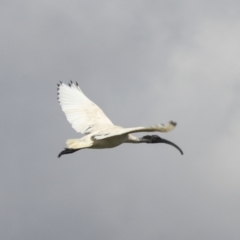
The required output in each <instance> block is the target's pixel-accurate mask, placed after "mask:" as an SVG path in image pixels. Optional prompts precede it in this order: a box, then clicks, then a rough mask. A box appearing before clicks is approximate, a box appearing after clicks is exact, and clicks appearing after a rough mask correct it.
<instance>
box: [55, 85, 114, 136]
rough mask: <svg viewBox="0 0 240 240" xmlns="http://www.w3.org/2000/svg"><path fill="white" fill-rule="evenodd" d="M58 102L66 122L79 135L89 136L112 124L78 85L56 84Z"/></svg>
mask: <svg viewBox="0 0 240 240" xmlns="http://www.w3.org/2000/svg"><path fill="white" fill-rule="evenodd" d="M58 100H59V103H60V105H61V108H62V110H63V112H64V113H65V115H66V117H67V120H68V121H69V122H70V124H71V125H72V127H73V128H74V129H75V130H76V131H77V132H80V133H83V134H89V133H92V132H94V131H96V130H97V129H99V128H102V127H104V126H109V125H110V126H111V125H113V123H112V122H111V121H110V120H109V119H108V117H107V116H106V115H105V114H104V112H103V111H102V110H101V109H100V108H99V107H98V106H97V105H96V104H95V103H93V102H92V101H91V100H89V99H88V98H87V97H86V96H85V95H84V94H83V92H82V91H81V89H80V87H79V86H78V84H77V83H76V84H74V83H73V82H71V83H70V84H69V86H68V85H66V84H64V83H62V82H60V84H58Z"/></svg>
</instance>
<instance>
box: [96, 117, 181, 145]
mask: <svg viewBox="0 0 240 240" xmlns="http://www.w3.org/2000/svg"><path fill="white" fill-rule="evenodd" d="M176 125H177V123H176V122H173V121H170V122H169V123H167V124H157V125H153V126H149V127H133V128H122V127H118V126H112V127H109V128H107V129H101V130H100V131H99V132H97V133H96V134H94V135H93V139H96V140H100V139H105V138H110V137H113V136H119V135H123V134H129V133H136V132H169V131H172V130H173V129H174V128H175V127H176Z"/></svg>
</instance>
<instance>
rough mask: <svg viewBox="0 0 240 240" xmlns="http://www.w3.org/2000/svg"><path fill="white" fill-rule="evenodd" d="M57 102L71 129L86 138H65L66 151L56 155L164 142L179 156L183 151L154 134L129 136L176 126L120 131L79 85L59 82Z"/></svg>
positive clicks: (168, 129) (153, 126) (171, 123)
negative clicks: (122, 145) (132, 144)
mask: <svg viewBox="0 0 240 240" xmlns="http://www.w3.org/2000/svg"><path fill="white" fill-rule="evenodd" d="M58 100H59V103H60V105H61V107H62V110H63V112H64V113H65V115H66V117H67V120H68V121H69V122H70V124H71V125H72V127H73V128H74V129H75V130H76V131H77V132H80V133H82V134H84V135H85V136H84V137H82V138H77V139H68V140H67V142H66V145H67V148H65V149H64V150H63V151H62V152H60V153H59V155H58V157H61V155H63V154H69V153H73V152H76V151H78V150H81V149H84V148H94V149H101V148H113V147H117V146H118V145H120V144H122V143H166V144H169V145H172V146H173V147H175V148H177V149H178V150H179V151H180V153H181V154H183V151H182V150H181V149H180V148H179V147H178V146H177V145H176V144H174V143H172V142H170V141H168V140H166V139H163V138H161V137H159V136H157V135H147V136H143V137H140V138H138V137H136V136H134V135H132V134H131V133H136V132H169V131H171V130H173V129H174V128H175V126H176V123H175V122H173V121H170V122H169V123H168V124H157V125H152V126H149V127H133V128H123V127H120V126H116V125H114V124H113V123H112V122H111V121H110V120H109V118H108V117H107V116H106V115H105V114H104V112H103V111H102V110H101V109H100V108H99V107H98V106H97V105H96V104H95V103H93V102H92V101H91V100H89V99H88V98H87V97H86V96H85V95H84V93H83V92H82V91H81V89H80V87H79V86H78V83H77V82H76V84H74V83H73V82H72V81H71V82H70V83H69V85H66V84H64V83H62V82H60V84H58Z"/></svg>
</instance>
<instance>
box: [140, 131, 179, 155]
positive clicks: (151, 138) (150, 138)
mask: <svg viewBox="0 0 240 240" xmlns="http://www.w3.org/2000/svg"><path fill="white" fill-rule="evenodd" d="M141 140H142V141H143V142H146V143H166V144H169V145H171V146H173V147H175V148H177V149H178V150H179V152H180V153H181V154H182V155H183V151H182V149H181V148H180V147H178V146H177V145H176V144H175V143H173V142H170V141H168V140H166V139H163V138H161V137H159V136H158V135H146V136H143V137H142V139H141Z"/></svg>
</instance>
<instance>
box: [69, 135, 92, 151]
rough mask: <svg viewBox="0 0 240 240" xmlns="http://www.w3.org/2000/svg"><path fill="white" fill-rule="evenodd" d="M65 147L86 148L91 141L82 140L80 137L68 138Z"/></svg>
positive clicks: (90, 144)
mask: <svg viewBox="0 0 240 240" xmlns="http://www.w3.org/2000/svg"><path fill="white" fill-rule="evenodd" d="M66 145H67V148H71V149H79V148H88V147H91V146H92V143H91V142H86V141H83V140H82V139H81V138H75V139H68V140H67V142H66Z"/></svg>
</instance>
